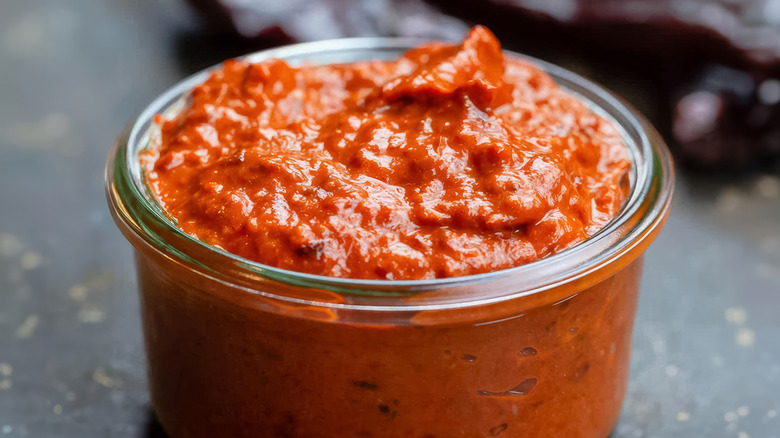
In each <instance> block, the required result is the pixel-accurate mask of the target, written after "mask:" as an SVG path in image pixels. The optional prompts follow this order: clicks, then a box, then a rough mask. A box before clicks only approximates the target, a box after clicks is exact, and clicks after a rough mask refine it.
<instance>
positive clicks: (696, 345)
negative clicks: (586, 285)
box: [0, 0, 780, 438]
mask: <svg viewBox="0 0 780 438" xmlns="http://www.w3.org/2000/svg"><path fill="white" fill-rule="evenodd" d="M475 23H480V24H484V25H487V26H488V27H490V28H491V29H492V30H493V31H494V32H495V33H496V34H497V35H498V37H499V39H500V40H501V41H502V42H503V44H504V46H505V48H507V49H510V50H515V51H519V52H522V53H525V54H529V55H532V56H535V57H538V58H541V59H545V60H548V61H552V62H554V63H557V64H560V65H562V66H564V67H566V68H569V69H571V70H574V71H576V72H578V73H580V74H582V75H584V76H586V77H589V78H591V79H593V80H595V81H597V82H600V83H601V84H603V85H605V86H606V87H608V88H610V89H612V90H613V91H615V92H617V93H618V94H620V95H622V96H623V97H624V98H626V99H627V100H628V101H629V102H631V103H632V104H633V105H635V106H636V107H638V108H639V109H640V110H641V111H642V112H643V113H645V114H646V115H647V116H648V117H649V118H650V119H651V120H652V121H653V123H654V124H655V125H656V127H657V128H658V129H659V130H660V131H661V132H662V134H663V135H664V137H665V138H666V139H667V141H668V142H669V144H670V147H671V148H672V150H673V152H674V154H675V158H676V160H677V164H678V182H677V190H676V193H675V202H674V207H673V211H672V214H671V217H670V218H669V222H668V224H667V227H666V229H665V231H664V232H663V233H662V234H661V236H660V237H659V238H658V240H657V241H656V243H655V244H654V245H653V246H652V247H651V249H650V250H649V251H648V253H647V255H646V267H645V278H644V282H643V289H642V297H641V301H640V307H639V314H638V317H637V322H636V330H635V335H634V353H633V359H632V377H631V382H630V386H629V393H628V395H627V398H626V402H625V404H624V409H623V414H622V417H621V420H620V422H619V424H618V426H617V427H616V429H615V431H614V432H613V435H612V436H613V437H616V438H617V437H620V438H623V437H626V438H627V437H736V438H751V437H752V438H757V437H758V438H772V437H776V438H780V0H482V1H478V0H425V1H424V0H398V1H390V0H365V1H359V0H313V1H305V0H277V1H273V0H189V1H185V0H3V1H2V2H1V3H0V437H5V436H8V437H36V438H37V437H164V436H165V435H164V434H163V432H162V431H161V430H160V428H159V426H158V425H157V423H156V422H155V420H154V417H153V415H152V413H151V411H150V407H149V401H148V394H147V390H146V386H145V385H146V381H145V375H144V357H143V346H142V339H141V332H140V320H139V315H138V301H137V296H136V290H135V278H134V275H135V272H134V268H133V260H132V252H131V248H130V245H129V244H127V242H126V241H125V240H124V238H123V237H122V236H121V235H120V233H119V232H118V231H117V230H116V228H115V226H114V224H113V222H112V221H111V218H110V217H109V214H108V209H107V207H106V202H105V198H104V189H103V168H104V164H105V160H106V155H107V154H108V151H109V149H110V147H111V145H112V142H113V140H114V138H115V137H116V136H117V135H118V133H119V131H120V130H121V129H122V127H123V125H124V124H125V123H126V122H127V121H128V120H130V118H131V117H132V116H133V115H134V114H136V113H137V112H139V111H140V110H141V109H143V108H144V107H145V106H146V104H148V103H149V102H150V101H151V100H152V99H153V98H154V97H155V96H156V95H158V94H160V93H161V92H162V91H164V90H165V89H166V88H167V87H169V86H171V85H173V84H174V83H175V82H177V81H178V80H180V79H182V78H183V77H185V76H187V75H189V74H191V73H194V72H196V71H198V70H200V69H202V68H205V67H207V66H210V65H213V64H215V63H217V62H220V61H222V60H224V59H226V58H229V57H233V56H237V55H241V54H244V53H247V52H250V51H254V50H260V49H264V48H268V47H272V46H277V45H281V44H288V43H293V42H299V41H310V40H318V39H326V38H340V37H348V36H397V35H402V36H417V37H421V38H436V39H447V40H457V39H459V38H461V37H462V36H463V35H464V34H465V31H466V30H467V29H468V27H469V26H470V25H472V24H475Z"/></svg>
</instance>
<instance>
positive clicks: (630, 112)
mask: <svg viewBox="0 0 780 438" xmlns="http://www.w3.org/2000/svg"><path fill="white" fill-rule="evenodd" d="M426 42H428V41H426V40H420V39H414V38H345V39H336V40H325V41H317V42H311V43H302V44H295V45H290V46H284V47H279V48H275V49H270V50H264V51H259V52H255V53H251V54H248V55H246V56H243V57H241V58H239V59H243V60H246V61H248V62H250V63H257V62H261V61H263V60H267V59H270V58H281V59H285V60H287V61H289V62H291V63H296V62H314V63H316V64H327V63H338V62H349V61H350V59H345V56H348V55H349V54H350V53H352V54H353V56H354V53H357V52H364V53H371V54H372V55H376V56H379V55H382V54H384V55H385V56H387V55H399V54H401V53H403V52H404V51H406V50H408V49H411V48H413V47H417V46H419V45H420V44H421V43H426ZM505 53H506V54H508V55H509V56H513V57H516V58H519V59H522V60H526V61H529V62H531V63H533V64H534V65H535V66H537V67H539V68H541V69H542V70H544V71H545V72H546V73H547V74H549V75H550V76H551V77H552V78H553V79H554V80H555V82H556V83H557V84H558V85H559V86H561V87H562V88H564V89H566V90H567V91H568V92H570V93H573V94H575V95H577V96H578V97H579V98H580V99H581V100H582V101H583V102H585V103H586V104H587V105H588V106H589V107H590V108H591V109H593V110H594V111H596V112H597V113H598V114H599V115H600V116H602V117H604V118H606V119H607V120H608V121H610V122H611V123H612V124H613V125H614V126H615V128H617V129H618V130H619V131H620V133H621V135H622V137H623V139H624V141H625V142H626V144H627V145H628V148H629V153H630V158H631V162H632V166H631V175H630V187H631V189H630V192H629V197H628V199H627V201H626V202H625V204H624V206H623V208H622V209H621V210H620V212H619V213H618V215H617V216H616V217H615V218H613V219H612V220H611V221H610V222H609V223H608V224H607V225H606V226H605V227H604V228H602V229H601V230H600V231H598V232H597V233H595V234H594V235H593V236H591V237H590V238H588V239H587V240H585V241H583V242H581V243H579V244H577V245H574V246H572V247H571V248H568V249H566V250H564V251H561V252H559V253H556V254H553V255H551V256H548V257H545V258H542V259H539V260H537V261H534V262H531V263H528V264H524V265H520V266H516V267H512V268H508V269H503V270H498V271H493V272H488V273H482V274H475V275H468V276H460V277H449V278H441V279H425V280H367V279H353V278H340V277H327V276H321V275H314V274H307V273H302V272H296V271H290V270H286V269H281V268H276V267H273V266H269V265H264V264H261V263H258V262H255V261H252V260H249V259H246V258H243V257H240V256H238V255H235V254H232V253H229V252H227V251H225V250H222V249H220V248H217V247H214V246H211V245H208V244H206V243H205V242H202V241H200V240H198V239H197V238H195V237H193V236H190V235H189V234H186V233H185V232H183V231H182V230H181V229H179V228H178V227H177V226H176V224H175V223H174V221H173V220H171V219H170V218H169V217H168V216H167V214H166V213H165V212H164V211H163V209H162V207H161V206H160V205H159V203H157V201H156V200H155V198H154V196H153V195H152V194H151V193H150V190H149V187H148V185H147V184H146V182H145V178H144V175H143V172H142V169H141V166H140V162H139V159H138V153H139V152H140V151H141V150H143V149H144V148H145V147H146V146H147V145H148V143H149V136H150V132H151V130H152V129H153V127H154V124H153V119H154V116H155V115H157V114H162V113H164V112H166V110H170V109H171V108H172V107H173V106H174V105H176V104H177V103H179V102H180V101H181V98H182V97H183V96H186V95H187V94H188V93H189V91H190V90H191V89H192V88H194V87H195V86H197V85H198V84H200V83H202V82H203V81H204V80H205V79H206V78H207V77H208V75H209V74H210V73H211V72H212V70H214V69H215V68H218V66H213V67H210V68H208V69H205V70H202V71H200V72H198V73H196V74H194V75H192V76H190V77H188V78H186V79H184V80H182V81H180V82H179V83H177V84H176V85H174V86H173V87H171V88H169V89H168V90H167V91H165V92H164V93H162V94H161V95H160V96H159V97H157V98H156V99H155V100H154V101H152V103H151V104H149V106H147V107H146V108H145V109H144V110H143V111H142V112H141V113H140V115H139V116H137V117H136V118H134V119H132V120H131V121H130V123H129V124H128V125H127V127H126V128H125V130H124V132H123V133H122V134H121V135H120V137H119V138H118V139H117V142H116V145H115V147H114V149H113V150H112V153H111V154H110V156H109V160H108V164H107V167H106V191H107V196H108V199H109V204H110V206H111V208H112V214H113V215H114V217H115V220H116V222H117V224H118V225H119V226H120V228H121V229H122V231H123V232H125V234H126V235H128V233H129V234H130V235H132V236H133V237H135V239H134V240H135V241H136V242H144V243H145V245H147V246H148V247H149V248H151V249H153V250H155V251H156V252H158V253H161V254H164V255H165V256H166V257H168V258H173V259H175V260H176V261H177V262H180V263H183V264H185V265H187V266H189V267H191V268H192V269H194V270H197V271H198V272H200V274H202V275H205V276H207V277H211V278H212V279H215V280H217V281H220V282H223V283H228V284H231V285H232V286H236V285H237V284H236V283H237V281H236V280H238V279H239V278H242V279H244V280H248V283H247V281H244V282H242V284H243V285H244V286H243V287H242V288H244V289H246V291H247V292H249V293H254V294H260V295H263V296H270V297H273V298H278V299H282V300H284V301H290V302H294V303H299V304H314V305H322V304H323V303H322V302H319V301H316V300H315V301H312V300H311V299H310V298H303V297H300V296H294V295H295V293H292V294H290V295H284V294H279V293H273V292H269V291H267V290H261V289H262V288H253V287H251V286H250V287H246V286H245V285H246V284H251V283H252V282H253V281H256V282H257V283H258V285H260V284H263V283H268V282H271V283H274V284H283V285H287V286H290V287H292V288H293V289H295V288H304V289H321V290H326V291H331V292H335V293H337V294H339V295H341V296H344V297H347V298H348V299H347V302H346V303H329V304H328V305H329V306H331V307H337V308H338V307H343V308H351V309H371V310H393V311H397V310H425V309H431V308H436V309H445V308H459V307H470V306H476V305H481V304H491V303H496V302H500V301H503V300H507V299H512V298H517V297H521V296H527V295H532V294H537V293H540V292H543V291H545V290H549V289H551V288H555V287H558V286H561V285H563V284H566V283H570V282H574V281H577V280H580V279H582V278H584V277H586V276H590V275H591V274H593V273H595V272H597V271H599V270H601V269H602V268H604V267H605V266H606V265H608V264H609V263H610V262H611V261H613V260H615V259H617V258H620V257H621V256H623V255H626V254H629V253H632V254H633V253H635V250H636V249H637V248H641V249H642V250H643V249H644V248H645V247H646V246H647V245H649V243H650V242H651V241H652V240H653V238H654V236H655V234H656V233H657V231H659V230H660V228H661V226H662V225H663V222H664V220H665V218H666V216H667V214H668V210H669V208H670V204H671V197H672V188H673V185H674V170H673V164H672V159H671V155H670V153H669V151H668V149H667V147H666V145H665V144H664V142H663V140H662V139H661V137H660V135H659V134H658V133H657V132H656V131H655V130H654V129H653V128H652V126H651V125H650V124H649V123H648V122H647V121H646V120H645V119H644V118H643V117H642V116H641V115H640V114H639V113H638V112H637V111H636V110H634V109H633V108H631V107H630V106H629V105H627V104H626V103H624V102H623V101H622V99H620V98H618V97H617V96H615V95H613V94H612V93H610V92H609V91H607V90H605V89H604V88H602V87H600V86H599V85H597V84H595V83H593V82H591V81H589V80H587V79H585V78H583V77H581V76H579V75H577V74H575V73H572V72H570V71H568V70H566V69H564V68H562V67H558V66H556V65H554V64H551V63H548V62H546V61H542V60H539V59H536V58H532V57H529V56H525V55H522V54H518V53H515V52H511V51H505ZM367 59H376V58H362V57H358V58H355V59H352V60H355V61H357V60H367ZM636 255H638V254H636ZM597 280H598V279H594V282H595V281H597ZM475 287H479V288H482V289H486V290H483V291H479V293H476V294H475V293H474V288H475ZM266 289H267V288H266ZM442 290H446V291H447V293H440V294H436V295H435V296H433V297H432V298H431V299H428V300H427V301H426V300H422V301H424V302H419V301H415V302H414V303H409V302H407V300H406V299H407V298H409V297H412V296H415V295H419V294H421V293H424V292H430V291H442Z"/></svg>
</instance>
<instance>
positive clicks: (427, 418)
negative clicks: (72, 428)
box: [106, 38, 673, 438]
mask: <svg viewBox="0 0 780 438" xmlns="http://www.w3.org/2000/svg"><path fill="white" fill-rule="evenodd" d="M419 43H420V41H416V40H408V39H377V38H369V39H346V40H335V41H324V42H316V43H307V44H300V45H295V46H289V47H284V48H280V49H274V50H268V51H263V52H258V53H255V54H252V55H249V56H247V57H246V59H247V60H248V61H250V62H259V61H262V60H264V59H268V58H271V57H278V58H283V59H286V60H287V61H288V62H290V63H292V64H298V63H301V62H309V63H320V64H322V63H334V62H353V61H362V60H369V59H393V58H396V57H398V56H400V55H401V54H402V53H403V52H404V51H405V50H407V49H409V48H411V47H415V46H417V45H419ZM511 55H513V56H518V57H522V56H521V55H517V54H511ZM532 61H533V62H534V63H535V64H536V65H537V66H539V67H541V68H542V69H544V70H545V71H546V72H547V73H548V74H550V75H551V76H552V77H553V79H555V80H556V82H558V84H559V85H560V86H561V87H563V88H565V89H567V90H569V91H570V92H572V93H575V94H576V95H578V96H579V97H581V99H582V100H583V101H585V102H586V103H587V104H589V105H590V107H591V108H592V109H593V110H594V111H596V112H598V113H600V114H601V115H602V116H603V117H605V118H607V119H609V120H611V121H612V122H613V123H614V125H615V126H616V127H618V129H619V130H620V131H621V133H622V135H623V136H624V139H625V142H626V144H627V145H628V147H629V149H630V157H631V160H632V164H633V166H632V170H631V173H630V176H629V180H630V181H629V183H630V187H631V188H630V194H629V199H628V200H627V202H626V204H625V206H624V207H623V208H622V210H621V211H620V213H619V214H618V216H617V217H616V218H615V219H613V220H612V221H611V222H610V223H609V224H608V225H607V226H606V227H605V228H604V229H602V230H601V231H600V232H598V233H597V234H595V235H594V236H592V237H591V238H589V239H588V240H587V241H585V242H584V243H581V244H579V245H576V246H575V247H573V248H570V249H568V250H566V251H563V252H561V253H558V254H555V255H553V256H550V257H547V258H544V259H542V260H539V261H536V262H533V263H530V264H527V265H523V266H519V267H515V268H512V269H506V270H502V271H497V272H492V273H487V274H480V275H473V276H466V277H457V278H446V279H437V280H416V281H379V280H355V279H345V278H330V277H322V276H316V275H310V274H304V273H298V272H291V271H286V270H282V269H278V268H274V267H270V266H265V265H262V264H258V263H255V262H252V261H250V260H246V259H243V258H241V257H238V256H236V255H233V254H230V253H227V252H225V251H223V250H221V249H219V248H215V247H212V246H208V245H206V244H204V243H202V242H200V241H198V240H196V239H195V238H193V237H191V236H189V235H187V234H185V233H183V232H182V231H181V230H179V229H178V228H177V227H176V226H175V224H174V223H173V221H171V220H170V219H169V218H168V217H167V216H166V214H165V213H164V212H163V210H162V209H161V207H160V206H159V204H158V203H157V202H156V201H155V199H154V196H153V195H152V194H151V192H150V189H149V188H148V186H147V184H146V182H145V177H144V174H143V172H142V169H141V166H140V164H139V158H138V156H139V152H140V151H142V150H143V149H144V148H145V147H147V146H148V143H149V138H150V136H152V135H154V129H155V127H154V123H153V117H154V115H155V114H159V113H166V112H171V111H175V110H176V109H177V108H178V107H179V105H181V104H182V103H181V102H182V101H183V98H185V97H186V96H187V94H188V93H189V91H190V90H191V89H192V88H193V87H194V86H196V85H197V84H199V83H201V82H202V81H204V80H205V79H206V77H207V76H208V75H209V71H203V72H201V73H198V74H196V75H194V76H192V77H190V78H188V79H186V80H184V81H182V82H181V83H179V84H178V85H176V86H174V87H173V88H171V89H170V90H168V91H167V92H165V93H163V94H162V95H161V96H160V97H159V98H158V99H156V100H155V101H154V102H153V103H152V104H151V105H150V106H149V107H147V108H146V109H145V110H144V111H143V112H142V113H141V115H140V116H139V117H138V118H136V119H134V120H132V121H131V122H130V123H129V124H128V125H127V128H126V129H125V130H124V132H123V133H122V134H121V135H120V137H119V139H118V141H117V144H116V147H115V148H114V150H113V152H112V153H111V155H110V157H109V160H108V166H107V170H106V184H107V194H108V199H109V204H110V208H111V211H112V214H113V216H114V219H115V220H116V222H117V224H118V226H119V228H120V229H121V231H122V232H123V233H124V235H125V236H126V237H127V239H128V240H129V241H130V242H131V243H132V245H133V246H134V247H135V250H136V262H137V269H138V278H139V287H140V294H141V311H142V317H143V327H144V335H145V342H146V352H147V358H148V373H149V383H150V388H151V398H152V403H153V405H154V409H155V411H156V412H157V415H158V418H159V420H160V422H161V423H162V425H163V427H164V428H165V430H166V431H167V432H168V433H169V434H170V435H171V436H172V437H174V438H175V437H215V436H227V437H244V436H246V437H250V436H251V437H274V438H278V437H306V438H318V437H322V438H351V437H373V438H382V437H405V438H406V437H409V438H424V437H425V438H433V437H436V438H453V437H483V436H484V437H490V436H501V437H502V438H503V437H567V438H578V437H582V438H594V437H606V436H607V435H608V433H609V431H610V430H611V428H612V427H613V425H614V423H615V421H616V420H617V417H618V414H619V411H620V405H621V402H622V399H623V396H624V393H625V389H626V383H627V379H628V366H629V355H630V350H631V332H632V326H633V320H634V314H635V308H636V302H637V296H638V291H639V281H640V277H641V271H642V254H643V252H644V251H645V249H646V248H647V247H648V245H650V243H651V242H652V241H653V240H654V239H655V237H656V235H657V234H658V232H659V231H660V229H661V227H662V225H663V223H664V221H665V219H666V217H667V214H668V211H669V205H670V201H671V195H672V188H673V166H672V161H671V157H670V155H669V152H668V150H667V148H666V146H665V145H664V143H663V141H662V140H661V138H660V137H659V135H658V134H657V133H656V132H655V130H654V129H653V128H652V127H651V126H649V125H648V124H647V122H646V121H645V120H644V119H643V118H642V117H641V116H639V115H637V113H636V112H634V111H633V110H632V109H630V108H629V107H628V106H627V105H626V104H624V103H623V102H622V101H621V100H619V99H618V98H616V97H614V96H613V95H611V94H610V93H608V92H607V91H605V90H603V89H601V88H599V87H598V86H596V85H594V84H593V83H591V82H588V81H587V80H585V79H583V78H581V77H579V76H576V75H574V74H572V73H570V72H568V71H566V70H564V69H561V68H559V67H556V66H554V65H551V64H548V63H545V62H542V61H539V60H532Z"/></svg>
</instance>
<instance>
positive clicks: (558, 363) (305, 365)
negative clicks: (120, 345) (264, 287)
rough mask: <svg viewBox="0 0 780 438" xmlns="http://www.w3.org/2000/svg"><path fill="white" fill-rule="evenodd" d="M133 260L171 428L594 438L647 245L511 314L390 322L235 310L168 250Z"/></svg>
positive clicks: (625, 345)
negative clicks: (561, 293) (583, 282)
mask: <svg viewBox="0 0 780 438" xmlns="http://www.w3.org/2000/svg"><path fill="white" fill-rule="evenodd" d="M137 265H138V274H139V280H140V281H139V283H140V293H141V298H142V300H141V302H142V315H143V322H144V331H145V339H146V347H147V356H148V364H149V379H150V386H151V392H152V401H153V404H154V406H155V409H156V411H157V414H158V416H159V419H160V421H161V422H162V424H163V425H164V427H165V429H166V430H167V431H168V433H169V434H170V435H171V436H172V437H213V436H231V437H243V436H247V437H249V436H251V437H274V438H278V437H306V438H318V437H321V438H343V437H374V438H383V437H420V438H422V437H428V438H431V437H439V438H449V437H457V436H465V437H479V436H485V437H489V436H501V437H547V436H548V434H547V432H546V431H548V430H555V431H560V432H561V433H563V432H564V431H565V433H563V435H561V436H566V437H571V438H579V437H581V438H596V437H606V436H607V435H608V433H609V431H610V430H611V428H612V426H613V425H614V423H615V421H616V419H617V417H618V414H619V411H620V404H621V401H622V398H623V395H624V393H625V387H626V382H627V377H628V366H629V355H630V349H631V345H630V341H631V331H632V326H633V319H634V314H635V309H636V301H637V296H638V287H639V280H640V276H641V266H642V257H641V256H640V257H639V258H637V259H635V260H634V261H632V262H631V263H630V264H628V265H627V266H626V267H624V268H622V269H620V270H619V271H617V272H615V273H614V274H612V275H611V276H609V277H608V278H607V279H606V280H604V281H602V282H600V283H598V284H596V285H595V286H592V287H590V288H588V289H586V290H583V291H572V294H571V296H570V297H569V298H568V299H566V300H564V301H559V302H558V303H556V304H548V305H543V306H538V307H535V308H531V309H526V310H525V311H523V312H521V313H518V314H516V315H514V316H513V317H510V318H506V316H505V315H501V317H500V319H498V320H495V321H493V320H491V319H490V318H487V319H485V313H484V311H481V312H480V313H479V314H480V318H481V320H480V322H477V323H458V324H440V325H416V324H414V320H415V318H416V317H419V316H421V315H410V316H411V318H410V320H409V323H408V324H398V325H391V326H388V325H384V324H383V325H379V324H377V325H372V324H370V315H368V316H366V317H364V318H362V319H363V320H364V321H366V323H364V324H352V323H343V322H341V321H339V319H338V317H337V315H336V314H333V313H328V312H330V310H329V309H326V308H314V307H312V308H311V309H310V311H311V315H312V317H311V318H306V317H301V316H300V315H301V314H302V312H301V311H300V310H301V309H296V311H295V312H289V313H286V312H284V311H279V309H282V310H283V309H284V306H285V305H282V304H280V303H273V302H271V301H272V300H271V299H266V298H260V297H258V299H259V300H266V301H267V306H265V307H264V306H262V305H261V306H257V305H254V306H251V307H250V306H244V305H242V303H240V302H239V301H233V300H226V299H224V298H222V297H224V296H228V295H229V294H230V291H224V290H223V292H226V294H219V295H217V294H214V293H211V292H210V291H209V290H211V289H213V288H223V289H224V288H229V287H230V286H228V285H225V284H222V283H217V282H215V281H214V280H211V279H209V278H207V277H205V276H203V275H200V274H198V273H196V272H193V271H191V270H187V269H185V268H182V267H181V265H178V264H176V263H172V262H170V261H169V260H167V259H164V258H159V257H149V256H147V255H144V254H143V253H140V252H139V253H138V256H137ZM234 292H235V294H234V295H235V296H240V295H241V294H242V293H244V292H243V291H234ZM268 292H271V293H273V291H272V290H271V291H268ZM522 299H523V298H517V299H516V300H522ZM255 304H256V303H255ZM508 304H509V303H508ZM512 305H513V307H516V308H522V305H519V306H518V303H513V304H512ZM471 311H472V310H469V309H462V310H457V312H471ZM474 311H475V312H476V310H474ZM324 314H325V315H332V316H333V317H332V318H326V317H323V315H324ZM293 315H295V316H293ZM461 316H463V315H461ZM329 319H330V320H329ZM462 319H463V318H459V320H462ZM466 319H468V318H466Z"/></svg>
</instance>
